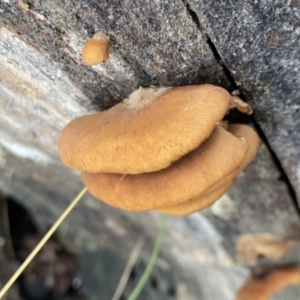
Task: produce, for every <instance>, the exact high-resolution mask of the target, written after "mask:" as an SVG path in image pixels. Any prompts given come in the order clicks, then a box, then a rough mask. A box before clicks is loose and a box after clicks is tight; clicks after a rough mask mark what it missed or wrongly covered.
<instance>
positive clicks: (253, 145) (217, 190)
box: [159, 124, 260, 216]
mask: <svg viewBox="0 0 300 300" xmlns="http://www.w3.org/2000/svg"><path fill="white" fill-rule="evenodd" d="M228 131H229V132H231V133H232V134H233V135H235V136H237V137H241V138H245V140H246V143H247V145H248V150H247V152H246V155H245V157H244V159H243V161H242V163H241V165H240V167H239V168H238V169H236V170H234V171H233V172H231V173H229V174H228V175H227V176H225V177H224V178H222V179H221V180H220V181H218V182H217V183H216V184H214V185H213V186H212V187H211V188H209V189H208V190H207V191H205V192H204V193H203V194H201V195H199V196H196V197H195V198H194V199H192V200H190V201H188V202H186V203H182V204H179V205H175V206H172V207H164V208H162V209H159V211H160V212H162V213H164V214H167V215H172V216H187V215H190V214H192V213H195V212H197V211H200V210H202V209H204V208H206V207H208V206H210V205H212V204H213V203H214V202H215V201H217V200H218V199H219V198H220V197H221V196H222V195H224V194H225V193H226V192H227V191H228V190H229V189H230V188H231V187H232V185H233V183H234V180H235V178H236V176H237V175H238V174H239V173H240V172H241V171H242V170H243V169H244V168H245V167H246V166H247V165H248V164H249V163H250V162H251V161H252V160H253V159H254V158H255V156H256V153H257V151H258V148H259V144H260V140H259V137H258V135H257V133H256V132H255V131H254V130H253V129H252V128H251V127H249V126H247V125H242V124H234V125H230V126H229V128H228Z"/></svg>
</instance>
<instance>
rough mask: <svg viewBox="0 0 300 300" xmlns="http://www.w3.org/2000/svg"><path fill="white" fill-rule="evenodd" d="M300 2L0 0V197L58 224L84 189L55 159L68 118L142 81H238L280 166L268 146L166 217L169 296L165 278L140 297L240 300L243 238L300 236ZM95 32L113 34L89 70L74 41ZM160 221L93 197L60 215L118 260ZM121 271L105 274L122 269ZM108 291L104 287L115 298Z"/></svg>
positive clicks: (229, 84) (293, 294) (294, 295)
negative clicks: (216, 188)
mask: <svg viewBox="0 0 300 300" xmlns="http://www.w3.org/2000/svg"><path fill="white" fill-rule="evenodd" d="M298 7H299V5H298V3H297V1H288V3H286V4H282V3H276V2H274V3H273V2H272V3H271V2H264V1H262V2H259V3H256V1H254V0H253V1H251V0H247V1H244V2H243V3H242V4H237V3H236V2H233V3H231V2H230V1H226V3H225V1H222V2H220V1H219V2H218V3H217V2H211V1H205V0H198V1H196V0H195V1H188V3H186V2H183V1H171V0H169V1H168V0H159V1H116V0H115V1H100V0H99V1H87V0H84V1H54V0H46V1H38V0H33V1H32V0H29V1H26V2H25V1H24V2H22V1H20V0H19V1H9V0H6V1H2V2H0V24H1V29H0V54H1V58H0V107H1V110H0V144H1V148H0V150H1V152H0V167H1V172H0V188H1V190H2V192H4V193H6V194H11V195H13V196H15V197H16V198H18V199H19V201H20V202H21V203H23V204H24V205H26V206H27V207H29V208H30V210H31V212H32V214H34V215H37V216H38V217H39V218H40V219H43V220H47V221H49V222H53V220H54V219H55V218H56V217H57V216H58V215H59V214H60V213H61V211H62V210H63V209H64V207H65V206H66V205H67V203H68V202H69V201H70V199H71V198H72V197H74V195H75V194H76V193H77V192H78V191H79V189H80V188H81V187H82V184H81V182H80V180H79V177H78V174H77V173H75V172H73V171H71V170H68V169H67V168H66V167H64V166H62V164H61V163H60V161H59V158H58V154H57V149H56V141H57V137H58V134H59V132H60V130H61V129H62V128H63V126H64V125H65V124H66V123H67V122H69V121H70V120H71V119H73V118H75V117H77V116H80V115H83V114H87V113H91V112H94V111H96V110H101V109H105V108H108V107H111V106H113V105H114V104H116V103H117V102H119V101H121V100H122V99H123V98H124V97H126V96H127V95H128V94H129V93H130V92H131V91H133V90H134V89H135V88H137V87H138V86H149V85H157V86H173V85H175V86H177V85H186V84H193V83H206V82H208V83H213V84H217V85H221V86H223V87H226V88H227V89H229V90H233V89H234V88H235V84H236V85H237V86H238V88H239V89H240V90H241V91H242V92H243V93H244V95H245V97H246V99H247V100H249V102H250V103H251V104H252V105H253V107H254V109H255V117H256V118H257V121H258V122H259V124H260V125H261V128H262V131H263V133H264V134H265V136H266V139H267V141H268V142H269V143H270V145H271V148H272V149H273V151H274V152H275V154H276V156H277V157H278V158H279V162H280V163H281V164H282V167H283V169H280V168H279V166H278V164H277V163H274V160H273V159H272V157H271V155H270V152H269V150H268V148H267V147H266V146H265V145H263V146H262V147H261V149H260V152H259V154H258V157H257V159H256V161H255V162H253V163H252V164H251V165H250V167H249V168H247V169H246V170H245V171H244V172H243V173H242V174H241V175H240V176H239V177H238V180H237V182H236V184H235V186H234V187H233V188H232V190H231V191H230V192H229V193H228V194H227V195H225V196H224V197H222V199H221V200H220V201H219V202H217V203H216V204H215V205H214V206H213V207H211V208H209V209H206V210H205V211H203V212H201V213H198V214H195V215H193V216H190V217H188V218H170V220H169V223H168V224H169V228H168V231H167V234H166V239H165V243H164V246H163V256H162V257H163V262H161V265H163V266H164V268H161V269H163V270H164V272H162V273H163V274H164V276H161V275H160V276H161V277H160V278H161V280H162V282H163V279H162V277H168V276H169V277H170V278H172V279H170V280H171V281H174V282H175V283H174V285H177V287H178V288H177V289H176V288H175V291H176V293H177V298H176V297H175V296H174V297H173V298H172V296H171V295H166V290H167V288H165V287H166V284H167V285H168V284H169V283H164V285H162V286H164V288H161V290H159V289H158V291H157V293H158V294H155V293H154V294H152V296H151V295H150V296H149V295H148V297H149V299H185V300H186V299H189V298H188V297H190V299H205V300H209V299H214V300H227V299H228V300H231V299H234V294H235V292H236V290H237V289H238V288H239V287H240V286H241V285H242V283H243V281H244V280H245V278H246V277H247V273H248V271H247V265H248V262H241V261H239V260H238V256H237V253H236V252H235V242H236V240H237V238H238V237H240V236H242V235H244V234H249V233H272V234H275V235H277V236H280V237H286V238H287V237H289V238H295V239H298V238H299V230H300V223H299V215H298V210H297V209H296V207H295V203H294V200H295V199H293V197H292V196H293V195H292V193H291V189H290V188H291V186H289V184H288V183H289V182H288V180H289V181H290V182H291V184H292V187H294V189H295V191H296V193H297V195H298V197H299V196H300V190H299V186H300V184H299V183H300V175H299V174H300V171H299V170H300V165H299V161H300V152H299V149H300V145H299V141H300V123H299V122H300V121H299V120H300V118H299V116H300V115H299V108H300V97H299V95H300V88H299V87H300V82H299V78H300V74H299V72H300V68H299V65H300V63H299V59H300V57H299V51H298V49H299V46H300V45H299V35H300V29H299V20H298V15H299V13H300V12H299V9H298ZM98 31H102V32H103V33H105V34H107V35H108V36H109V37H110V40H111V48H110V49H111V56H110V59H109V60H108V61H107V62H105V63H103V64H101V65H100V66H96V67H89V68H88V67H85V66H83V64H82V60H81V49H82V46H83V43H84V41H85V40H86V39H88V38H89V37H91V36H92V35H93V34H94V33H95V32H98ZM206 35H207V36H208V37H209V39H210V40H211V41H212V43H209V42H208V41H207V39H206ZM214 47H215V49H214ZM220 59H221V61H220ZM222 64H224V65H225V69H226V68H228V69H229V70H230V72H231V75H232V78H231V77H230V76H229V74H228V73H227V72H226V71H225V72H224V70H223V67H224V65H222ZM232 79H233V80H232ZM233 81H235V84H234V82H233ZM283 172H284V173H283ZM285 174H287V177H285ZM158 222H159V215H158V214H156V213H148V214H129V213H124V212H121V211H118V210H115V209H112V208H110V207H108V206H106V205H105V204H102V203H100V202H99V201H97V200H95V199H93V198H91V197H90V196H88V197H86V198H85V199H84V200H83V201H82V202H81V204H80V206H79V207H78V208H77V209H76V210H75V211H74V212H73V213H72V215H71V216H70V218H69V219H68V221H67V223H66V224H69V225H72V228H74V231H76V235H75V236H81V237H83V239H84V240H85V241H88V242H80V245H81V247H82V249H83V251H85V250H86V247H87V245H89V244H92V245H94V246H95V247H100V248H101V247H102V248H103V245H104V244H105V245H108V247H109V248H110V249H111V248H114V251H116V253H117V254H116V255H118V256H119V257H121V258H120V261H122V260H123V262H124V264H125V259H126V257H127V256H128V253H129V251H130V249H131V248H132V247H133V245H134V243H135V241H136V240H137V238H138V237H139V236H140V235H145V236H147V238H148V242H149V244H147V248H148V250H147V251H145V253H144V254H143V258H144V259H146V258H147V254H149V251H150V249H151V245H152V244H151V241H153V238H154V236H155V232H156V230H157V223H158ZM66 226H67V225H66ZM99 235H100V237H99ZM295 249H296V250H295ZM297 249H299V243H298V244H297V245H296V246H295V247H294V248H293V249H292V251H290V252H289V253H288V254H287V255H286V257H285V258H284V259H283V261H285V262H299V260H300V257H299V253H300V252H299V251H297ZM89 263H90V262H89ZM164 263H165V264H164ZM123 267H124V265H122V266H121V267H120V266H119V270H115V271H114V272H113V273H115V274H116V273H117V274H121V271H122V269H123ZM157 268H158V267H157ZM159 270H160V269H159V268H158V269H157V271H156V273H157V274H158V273H159V272H160V271H159ZM118 272H119V273H118ZM172 274H176V276H174V278H173V277H172ZM183 274H184V275H183ZM95 276H96V274H95ZM112 280H116V279H115V278H113V279H112ZM114 286H115V284H112V286H111V287H109V286H108V284H105V286H104V287H102V289H103V288H106V289H108V290H109V291H110V292H111V294H112V292H113V288H114ZM182 286H183V287H187V288H188V292H183V291H184V290H185V288H182ZM216 287H217V288H216ZM89 289H92V287H91V286H90V287H89ZM97 292H98V293H99V291H95V293H96V294H97ZM149 293H150V292H149ZM180 295H181V296H180ZM182 295H183V296H182ZM299 296H300V289H299V288H294V289H289V290H287V291H285V292H283V293H281V294H280V295H278V296H277V298H276V297H275V298H274V299H290V300H293V299H298V298H299ZM110 297H111V295H109V293H108V296H107V299H109V298H110ZM145 297H146V296H145V295H144V298H141V299H146V298H145ZM168 297H169V298H168ZM180 297H181V298H180Z"/></svg>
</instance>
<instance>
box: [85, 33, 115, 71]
mask: <svg viewBox="0 0 300 300" xmlns="http://www.w3.org/2000/svg"><path fill="white" fill-rule="evenodd" d="M108 57H109V39H108V37H107V36H106V35H104V34H103V33H100V32H98V33H96V34H95V35H94V36H93V37H92V38H91V39H89V40H88V41H87V42H86V43H85V44H84V47H83V50H82V59H83V62H84V64H85V65H87V66H93V65H98V64H101V63H102V62H103V61H104V60H107V59H108Z"/></svg>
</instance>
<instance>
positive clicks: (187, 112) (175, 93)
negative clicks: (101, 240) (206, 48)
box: [58, 84, 259, 215]
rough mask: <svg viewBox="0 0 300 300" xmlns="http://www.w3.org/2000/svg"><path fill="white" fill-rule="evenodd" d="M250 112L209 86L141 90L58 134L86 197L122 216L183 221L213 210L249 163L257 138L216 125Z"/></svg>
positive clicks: (65, 158) (232, 127)
mask: <svg viewBox="0 0 300 300" xmlns="http://www.w3.org/2000/svg"><path fill="white" fill-rule="evenodd" d="M232 108H238V109H239V110H241V111H242V112H245V113H248V114H250V113H252V110H251V108H250V107H249V106H248V105H247V104H246V103H245V102H243V101H242V100H240V99H238V98H237V97H236V96H231V95H230V94H229V93H228V92H227V91H226V90H224V89H222V88H220V87H216V86H213V85H209V84H204V85H198V86H197V85H196V86H185V87H176V88H147V89H142V88H140V89H139V90H137V91H135V92H133V93H132V94H131V95H130V96H129V97H128V99H125V100H124V101H123V102H122V103H120V104H118V105H116V106H115V107H113V108H111V109H109V110H107V111H104V112H100V113H97V114H94V115H89V116H84V117H81V118H78V119H76V120H73V121H72V122H71V123H69V124H68V125H67V126H66V127H65V128H64V130H63V131H62V133H61V136H60V138H59V143H58V148H59V152H60V155H61V158H62V160H63V162H64V163H65V164H66V165H68V166H70V167H73V168H75V169H78V170H80V171H82V172H83V173H82V179H83V181H84V183H85V184H86V186H87V187H88V189H89V191H90V192H91V193H92V194H93V195H94V196H95V197H97V198H99V199H102V200H103V201H104V202H106V203H108V204H110V205H112V206H115V207H119V208H122V209H125V210H132V211H147V210H152V209H159V210H160V211H162V212H164V213H167V214H171V215H187V214H190V213H193V212H195V211H197V210H200V209H203V208H204V207H206V206H208V205H210V204H212V203H213V202H214V201H216V200H217V199H218V198H219V197H220V196H221V195H222V194H223V193H225V192H226V191H227V190H228V189H229V188H230V187H231V185H232V184H233V181H234V179H235V177H236V176H237V174H238V173H239V172H240V171H241V170H242V169H243V168H244V167H246V165H247V164H249V163H250V162H251V161H252V160H253V159H254V157H255V154H256V152H257V150H258V146H259V138H258V136H257V134H256V133H255V132H254V131H253V130H252V129H251V128H250V127H249V126H246V125H229V127H228V130H227V129H226V126H224V125H222V119H223V117H224V116H225V115H226V114H227V113H228V112H229V110H230V109H232Z"/></svg>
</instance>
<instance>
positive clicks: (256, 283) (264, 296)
mask: <svg viewBox="0 0 300 300" xmlns="http://www.w3.org/2000/svg"><path fill="white" fill-rule="evenodd" d="M292 284H293V285H295V284H300V269H299V268H298V267H282V268H274V269H270V270H267V271H264V272H260V273H259V274H253V275H252V276H251V277H250V278H249V279H248V280H247V282H246V283H245V284H244V286H243V287H242V288H241V289H240V290H239V291H238V293H237V296H236V300H269V299H270V297H271V296H272V295H274V294H276V293H278V292H280V291H281V290H282V289H284V288H285V287H287V286H288V285H292Z"/></svg>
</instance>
